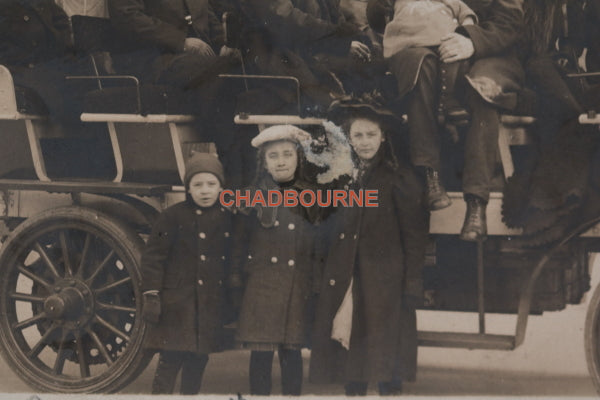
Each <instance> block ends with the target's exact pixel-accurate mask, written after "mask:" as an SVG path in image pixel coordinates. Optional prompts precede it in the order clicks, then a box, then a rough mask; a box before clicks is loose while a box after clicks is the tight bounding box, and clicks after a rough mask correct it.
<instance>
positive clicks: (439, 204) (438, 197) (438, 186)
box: [425, 168, 452, 211]
mask: <svg viewBox="0 0 600 400" xmlns="http://www.w3.org/2000/svg"><path fill="white" fill-rule="evenodd" d="M425 180H426V184H427V204H428V206H429V210H431V211H436V210H441V209H444V208H446V207H450V205H451V204H452V200H450V197H448V193H446V189H444V187H443V186H442V183H441V182H440V176H439V174H438V172H437V171H436V170H434V169H433V168H425Z"/></svg>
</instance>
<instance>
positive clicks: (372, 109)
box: [327, 91, 402, 128]
mask: <svg viewBox="0 0 600 400" xmlns="http://www.w3.org/2000/svg"><path fill="white" fill-rule="evenodd" d="M327 118H328V119H329V120H330V121H331V122H333V123H335V124H336V125H343V124H344V123H345V122H347V121H348V120H350V119H355V118H368V119H373V120H375V121H379V122H380V123H381V124H382V125H383V126H384V127H388V128H391V127H393V126H395V125H398V124H401V123H402V119H401V118H400V117H398V116H397V115H396V114H394V113H393V112H392V111H391V110H390V109H389V108H387V107H386V106H385V99H384V98H383V96H382V95H381V94H380V93H379V92H377V91H373V92H370V93H363V94H362V95H360V96H358V97H357V96H354V95H348V96H344V97H340V98H338V99H336V100H334V101H333V102H332V103H331V105H330V106H329V110H328V112H327Z"/></svg>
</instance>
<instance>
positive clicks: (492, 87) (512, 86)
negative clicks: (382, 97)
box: [389, 0, 524, 109]
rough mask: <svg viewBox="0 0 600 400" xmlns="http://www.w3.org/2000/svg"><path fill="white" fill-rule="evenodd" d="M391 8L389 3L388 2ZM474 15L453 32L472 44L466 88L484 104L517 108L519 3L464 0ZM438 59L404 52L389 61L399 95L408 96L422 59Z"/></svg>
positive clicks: (417, 51) (430, 53)
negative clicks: (474, 20)
mask: <svg viewBox="0 0 600 400" xmlns="http://www.w3.org/2000/svg"><path fill="white" fill-rule="evenodd" d="M389 1H390V3H392V4H393V0H389ZM464 2H465V4H467V5H468V6H469V7H470V8H471V9H472V10H473V11H474V12H475V14H476V15H477V17H478V19H479V22H478V23H477V24H476V25H467V26H461V27H458V28H457V32H459V33H461V34H464V35H465V36H467V37H469V38H470V39H471V40H472V41H473V46H474V48H475V53H474V54H473V56H472V57H471V60H472V61H473V65H472V67H471V70H470V71H469V73H468V74H467V80H468V82H469V84H470V85H471V86H472V87H473V89H475V90H476V91H477V92H478V93H479V94H480V95H481V96H482V97H483V98H484V99H485V100H487V101H489V102H490V103H492V104H496V105H498V106H501V107H504V108H508V109H512V108H514V107H515V106H516V104H517V94H516V92H517V91H518V90H519V89H520V87H521V85H522V83H523V80H524V72H523V69H522V67H521V63H520V62H519V60H518V58H517V56H516V48H515V44H516V42H517V39H518V38H519V34H520V32H522V29H521V28H522V25H523V0H464ZM428 56H434V57H438V55H437V54H436V53H435V52H433V51H432V50H430V49H428V48H422V47H416V48H407V49H405V50H403V51H400V52H399V53H397V54H396V55H395V56H394V57H392V59H391V60H390V63H389V65H390V69H392V72H393V73H394V76H396V77H402V79H398V89H399V95H400V96H404V95H406V94H407V93H408V92H410V91H411V90H412V89H413V88H414V86H415V84H416V82H417V77H418V74H419V71H420V70H421V65H422V64H423V59H424V58H425V57H428Z"/></svg>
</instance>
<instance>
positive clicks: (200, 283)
mask: <svg viewBox="0 0 600 400" xmlns="http://www.w3.org/2000/svg"><path fill="white" fill-rule="evenodd" d="M222 284H223V281H219V285H222ZM198 285H200V286H202V285H204V281H203V280H202V279H198Z"/></svg>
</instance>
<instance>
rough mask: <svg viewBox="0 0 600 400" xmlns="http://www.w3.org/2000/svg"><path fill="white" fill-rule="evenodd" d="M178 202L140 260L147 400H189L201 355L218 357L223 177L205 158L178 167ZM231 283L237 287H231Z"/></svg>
mask: <svg viewBox="0 0 600 400" xmlns="http://www.w3.org/2000/svg"><path fill="white" fill-rule="evenodd" d="M184 183H185V190H186V199H185V200H184V201H182V202H180V203H177V204H175V205H173V206H171V207H169V208H167V209H165V210H164V211H163V212H162V213H161V214H160V215H159V216H158V218H157V220H156V222H155V223H154V226H153V229H152V233H151V234H150V237H149V238H148V242H147V244H146V248H145V250H144V252H143V254H142V290H143V293H144V308H143V317H144V319H145V320H146V322H148V324H149V332H148V336H147V341H146V346H147V347H148V348H149V349H152V350H156V351H159V352H160V358H159V362H158V367H157V369H156V374H155V377H154V382H153V384H152V393H153V394H167V393H172V392H173V389H174V385H175V379H176V377H177V374H178V372H179V371H180V370H181V390H180V392H181V394H197V393H198V392H199V391H200V385H201V383H202V375H203V373H204V368H205V367H206V363H207V362H208V354H209V353H212V352H216V351H220V350H222V347H223V344H222V338H223V325H224V319H225V318H226V316H225V309H226V304H227V297H226V295H227V289H228V288H230V287H233V286H235V285H236V279H235V278H234V277H233V276H231V275H230V274H228V268H227V266H228V261H229V242H230V236H231V235H230V231H231V220H232V213H231V212H230V211H229V210H227V209H225V208H223V207H221V205H220V204H219V202H218V199H219V194H220V192H221V191H222V190H223V183H224V173H223V166H222V165H221V163H220V161H219V159H218V158H217V157H216V156H215V155H212V154H207V153H196V154H194V155H193V156H192V157H191V158H190V160H189V161H188V163H187V164H186V173H185V178H184ZM237 282H239V280H237Z"/></svg>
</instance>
